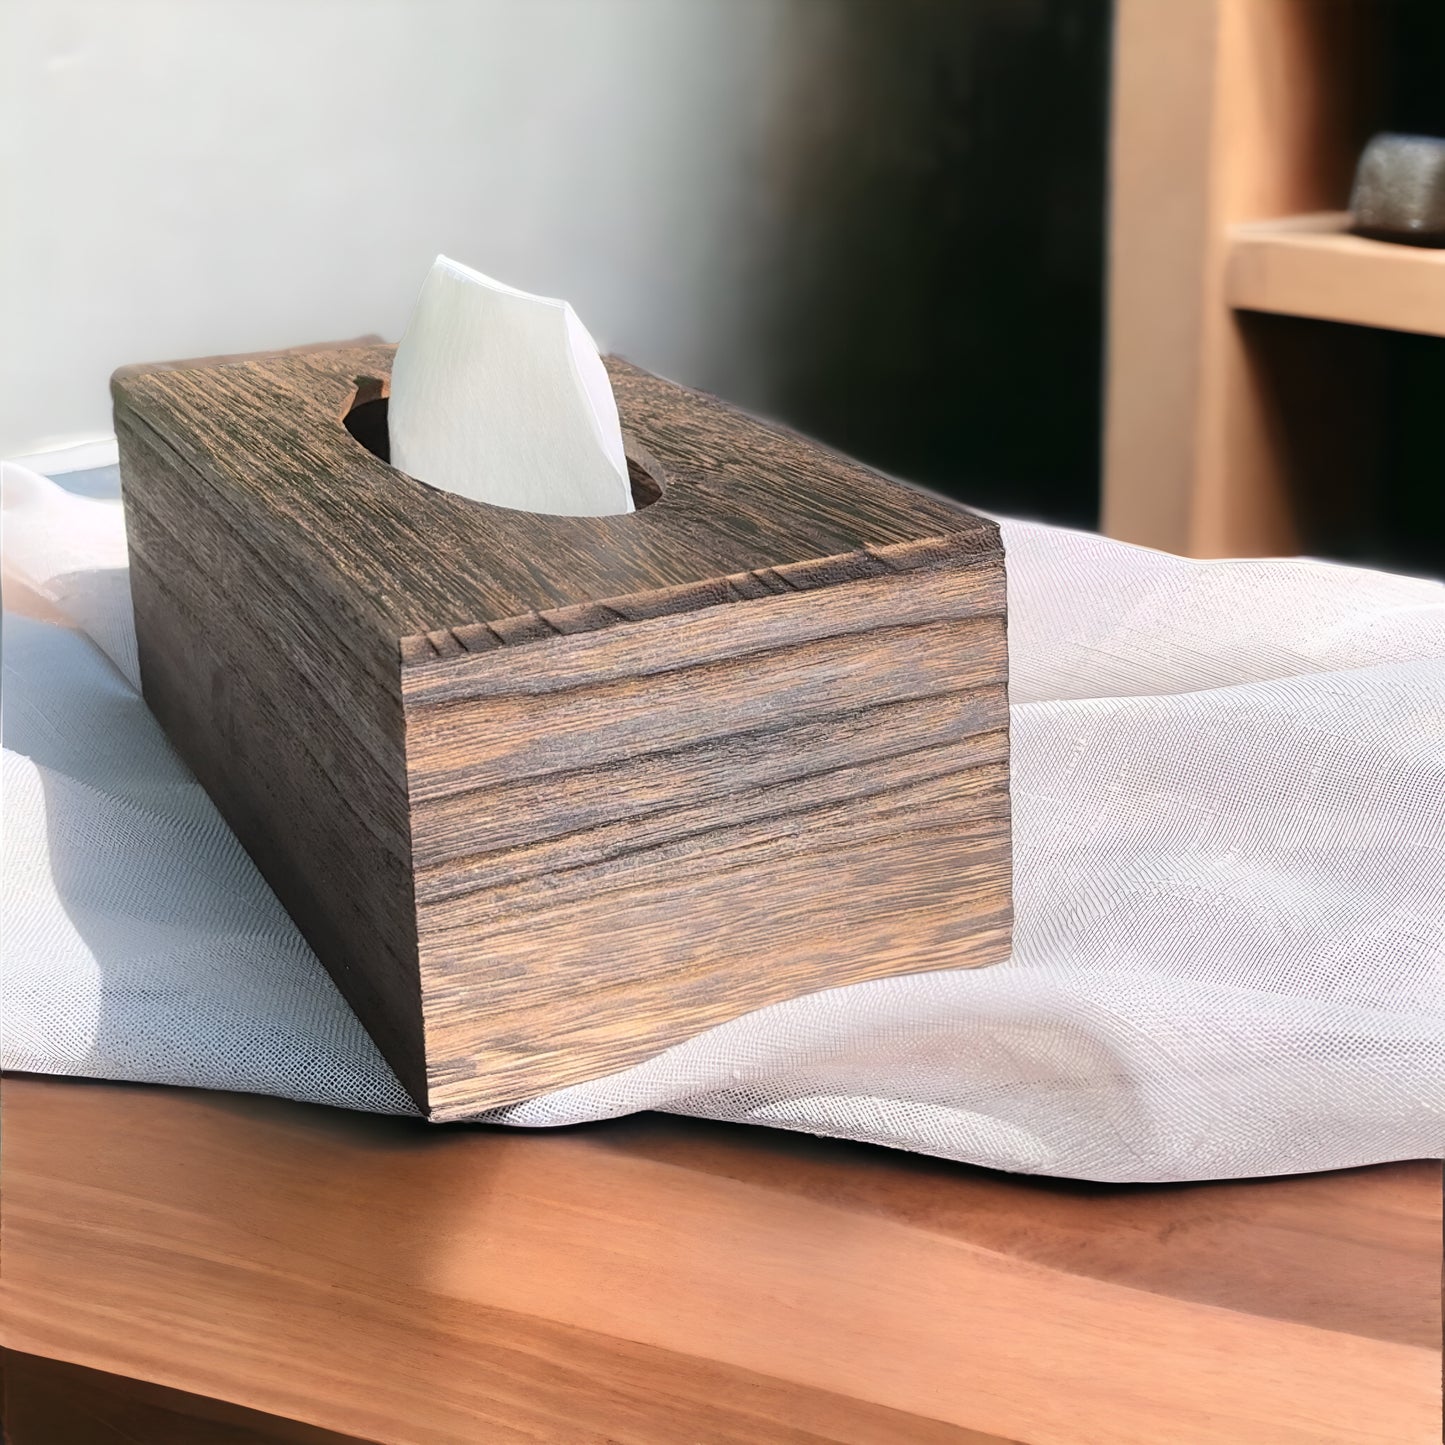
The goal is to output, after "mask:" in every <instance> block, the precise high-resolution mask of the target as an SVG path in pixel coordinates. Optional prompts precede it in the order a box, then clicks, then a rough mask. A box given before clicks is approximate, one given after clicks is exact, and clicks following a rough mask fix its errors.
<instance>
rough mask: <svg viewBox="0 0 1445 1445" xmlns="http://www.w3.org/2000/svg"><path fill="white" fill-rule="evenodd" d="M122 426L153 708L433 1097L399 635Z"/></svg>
mask: <svg viewBox="0 0 1445 1445" xmlns="http://www.w3.org/2000/svg"><path fill="white" fill-rule="evenodd" d="M116 422H117V433H118V436H119V439H120V455H121V475H122V487H123V490H124V495H125V506H126V522H127V530H128V535H129V542H130V557H131V593H132V598H133V601H134V605H135V618H136V632H137V640H138V642H139V648H140V662H141V677H142V685H143V689H144V693H145V698H146V701H147V703H148V704H149V706H150V708H151V709H152V711H153V712H154V713H155V714H156V716H157V718H158V719H159V720H160V722H161V724H162V726H163V727H164V728H165V730H166V733H167V735H168V736H169V737H170V739H171V741H172V743H173V744H174V745H175V747H176V748H177V750H178V751H179V752H180V754H181V756H182V757H183V758H184V759H185V761H186V763H187V764H188V765H189V766H190V768H191V769H192V771H193V772H194V773H195V774H196V777H197V778H198V779H199V781H200V782H201V784H202V786H203V787H204V788H205V789H206V791H207V793H208V794H209V795H210V796H211V798H212V800H213V801H214V802H215V803H216V805H217V807H218V808H219V809H220V811H221V813H222V815H223V816H224V817H225V819H226V821H227V823H229V824H230V826H231V827H232V829H233V830H234V831H235V833H236V835H237V836H238V838H239V839H240V840H241V843H242V844H243V846H244V847H245V848H246V850H247V852H248V853H249V854H250V855H251V857H252V858H253V859H254V860H255V862H256V864H257V866H258V867H259V869H260V870H261V873H262V874H263V876H264V877H265V878H266V881H267V882H268V883H269V884H270V885H271V887H272V888H273V889H274V890H275V892H276V894H277V896H278V898H279V899H280V900H281V902H282V904H283V905H284V906H285V907H286V909H287V911H288V912H289V913H290V914H291V916H292V918H293V919H294V920H295V921H296V923H297V925H298V926H299V927H300V929H301V931H302V933H303V934H304V935H305V936H306V938H307V940H308V941H309V942H310V944H311V946H312V947H313V948H314V949H315V950H316V952H317V954H318V956H319V957H320V959H321V961H322V962H323V964H325V966H326V968H327V969H328V971H329V972H330V973H331V975H332V977H333V978H334V979H335V981H336V983H337V985H338V986H339V987H340V989H341V991H342V993H343V994H344V995H345V997H346V999H347V1001H348V1002H349V1003H350V1004H351V1006H352V1008H353V1009H354V1010H355V1012H356V1013H357V1015H358V1017H359V1018H360V1020H361V1022H362V1024H363V1025H364V1026H365V1027H366V1029H367V1030H368V1032H369V1033H370V1034H371V1036H372V1037H373V1038H374V1039H375V1040H376V1042H377V1044H378V1046H379V1047H380V1048H381V1050H382V1052H383V1053H384V1054H385V1055H386V1058H387V1060H388V1062H389V1063H390V1064H391V1065H392V1067H393V1068H394V1069H395V1070H396V1072H397V1074H398V1076H399V1077H400V1078H401V1080H402V1083H403V1084H404V1085H405V1086H406V1087H407V1089H408V1090H409V1091H410V1092H411V1093H412V1094H413V1096H414V1097H416V1098H417V1099H418V1102H420V1103H423V1104H424V1102H425V1065H424V1054H423V1039H422V1030H421V1012H420V1001H419V995H418V981H417V966H416V941H415V915H414V911H413V899H412V879H411V858H410V843H409V827H408V823H407V816H406V777H405V760H404V753H403V745H402V715H401V702H400V696H399V680H398V675H397V661H396V647H395V643H394V641H393V642H392V644H391V646H390V648H389V653H390V655H389V656H388V647H387V644H386V639H385V638H384V637H382V636H381V635H380V634H375V635H372V636H367V635H365V634H363V633H359V632H358V630H357V629H356V628H355V627H354V626H352V625H351V624H349V623H343V622H341V620H340V619H339V617H338V609H337V608H336V607H335V606H334V605H332V601H331V599H329V598H328V597H327V596H326V595H325V594H324V593H322V592H320V591H319V590H318V589H317V587H316V585H315V583H314V579H312V578H309V577H308V576H307V575H306V573H305V569H303V568H297V567H293V566H289V565H285V564H282V563H278V558H277V555H276V553H275V551H274V550H271V549H268V548H267V547H266V546H265V544H264V532H265V526H264V521H263V520H262V519H259V518H257V517H256V516H255V515H254V509H255V508H257V507H259V506H261V505H264V499H263V497H262V494H261V492H260V491H259V490H254V491H251V492H249V493H245V492H230V491H227V490H226V489H225V488H224V487H223V486H221V485H218V484H217V483H216V482H215V480H214V479H211V478H207V477H204V476H202V475H199V474H198V473H197V472H196V471H195V470H194V469H193V468H192V467H191V466H189V465H188V464H187V463H186V462H185V461H184V460H183V459H182V458H180V457H179V456H178V455H177V454H176V453H174V452H173V451H172V450H171V449H170V448H169V447H168V446H167V445H166V443H165V442H164V440H163V439H161V438H159V437H158V436H157V435H155V434H154V433H153V432H152V431H150V430H149V429H148V428H147V427H145V426H144V424H142V423H139V422H138V421H137V419H136V418H135V416H134V415H133V414H132V413H130V412H129V410H128V409H126V408H124V407H119V406H118V407H117V412H116ZM343 628H344V631H345V635H344V636H340V635H337V634H338V632H339V631H340V630H342V629H343Z"/></svg>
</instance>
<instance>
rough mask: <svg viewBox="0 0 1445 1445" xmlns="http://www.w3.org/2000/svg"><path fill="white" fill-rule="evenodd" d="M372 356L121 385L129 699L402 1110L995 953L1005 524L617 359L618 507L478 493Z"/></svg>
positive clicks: (559, 1077) (1005, 909)
mask: <svg viewBox="0 0 1445 1445" xmlns="http://www.w3.org/2000/svg"><path fill="white" fill-rule="evenodd" d="M391 350H392V349H391V348H390V347H386V346H380V345H353V346H347V347H338V348H331V349H320V348H313V349H307V350H303V351H298V352H282V353H276V354H271V355H265V356H260V357H252V358H246V359H231V360H225V361H202V362H193V363H171V364H167V365H164V366H156V367H130V368H125V369H124V370H122V371H121V372H118V373H117V374H116V377H115V380H114V382H113V391H114V397H115V419H116V429H117V432H118V433H119V437H120V456H121V474H122V480H123V488H124V495H125V507H126V516H127V525H128V527H129V534H130V552H131V590H132V594H133V596H134V599H135V614H136V629H137V633H138V635H139V642H140V661H141V675H142V678H143V681H144V688H145V696H146V699H147V701H148V702H149V704H150V706H151V708H152V709H153V710H154V712H155V714H156V716H157V717H158V718H159V719H160V721H161V723H162V725H163V726H164V727H165V729H166V731H167V733H168V734H169V735H170V737H171V739H172V741H173V742H174V744H175V745H176V747H177V748H178V749H179V750H180V752H181V754H182V755H183V757H184V758H185V760H186V762H187V763H189V765H190V766H191V768H192V769H193V770H194V771H195V773H196V776H197V777H198V778H199V779H200V781H201V782H202V784H203V785H204V786H205V788H206V789H207V791H208V792H209V793H210V795H211V797H212V798H213V799H214V800H215V802H216V804H217V806H218V807H219V808H220V810H221V812H222V813H223V814H224V815H225V817H226V819H227V821H228V822H229V823H230V824H231V826H232V827H233V828H234V829H235V831H236V833H237V835H238V836H239V837H240V839H241V841H242V843H243V844H244V845H245V847H246V848H247V850H248V851H249V852H250V854H251V856H252V857H253V858H254V859H255V860H256V863H257V864H258V866H259V867H260V869H261V871H262V873H263V874H264V875H265V876H266V878H267V880H268V881H269V882H270V884H271V886H272V887H273V888H274V889H275V891H276V893H277V895H278V896H279V897H280V899H281V901H282V902H283V903H284V904H285V906H286V907H287V909H289V910H290V913H291V915H292V917H293V918H294V919H295V920H296V923H297V924H298V926H299V927H300V929H301V931H302V932H303V933H304V934H305V935H306V937H307V939H308V940H309V941H310V943H311V944H312V946H313V947H314V948H315V950H316V952H317V954H318V955H319V956H320V958H321V961H322V962H323V963H324V964H325V965H326V967H327V969H329V970H330V972H331V974H332V976H333V978H335V980H336V982H337V984H338V986H339V987H340V989H341V991H342V993H343V994H345V996H346V998H347V999H348V1000H349V1001H350V1003H351V1006H352V1007H353V1008H354V1009H355V1011H356V1013H357V1015H358V1016H359V1017H360V1019H361V1021H362V1023H363V1024H365V1026H366V1028H367V1029H368V1030H369V1031H370V1033H371V1034H372V1036H373V1037H374V1038H375V1039H376V1042H377V1043H378V1045H379V1046H380V1047H381V1049H382V1051H383V1053H384V1054H385V1055H386V1057H387V1059H388V1060H389V1061H390V1063H391V1065H392V1066H393V1068H395V1070H396V1072H397V1074H398V1075H399V1076H400V1078H401V1080H402V1082H403V1084H404V1085H405V1086H406V1088H407V1089H408V1090H409V1091H410V1093H411V1094H412V1095H413V1097H414V1098H415V1099H416V1101H417V1103H418V1104H419V1105H420V1106H421V1107H422V1108H423V1109H424V1110H425V1111H426V1112H427V1113H428V1114H429V1115H430V1117H432V1118H434V1119H450V1118H457V1117H460V1116H464V1115H468V1114H473V1113H476V1112H478V1111H479V1110H482V1109H485V1108H488V1107H492V1106H496V1105H502V1104H507V1103H511V1102H514V1101H516V1100H519V1099H524V1098H528V1097H531V1096H533V1095H536V1094H540V1093H543V1092H545V1091H547V1090H549V1089H556V1088H559V1087H561V1086H563V1085H567V1084H575V1083H579V1082H581V1081H583V1080H587V1079H593V1078H597V1077H600V1076H602V1075H605V1074H609V1073H612V1072H614V1071H616V1070H618V1069H621V1068H624V1067H626V1066H628V1065H630V1064H636V1063H638V1062H640V1061H642V1060H644V1059H647V1058H649V1057H651V1056H652V1055H655V1054H657V1053H659V1052H660V1051H661V1050H663V1049H665V1048H667V1047H668V1046H670V1045H673V1044H676V1043H678V1042H680V1041H682V1040H684V1039H686V1038H688V1037H690V1036H692V1035H694V1034H697V1033H699V1032H700V1031H702V1030H703V1029H706V1028H708V1027H710V1026H712V1025H714V1024H719V1023H722V1022H724V1021H725V1020H727V1019H731V1018H734V1017H736V1016H737V1015H739V1014H742V1013H746V1012H747V1011H749V1010H751V1009H756V1008H759V1007H761V1006H763V1005H765V1004H770V1003H775V1002H778V1001H780V1000H783V999H789V998H793V997H796V996H798V995H801V994H807V993H812V992H815V991H816V990H819V989H825V988H830V987H833V986H835V985H838V984H845V983H854V982H857V981H859V980H861V979H870V978H878V977H880V976H883V975H889V974H901V973H914V972H919V971H923V970H928V969H939V968H955V967H961V966H969V965H974V964H983V963H991V962H993V961H995V960H997V959H1001V958H1003V957H1004V956H1005V955H1006V953H1007V952H1008V948H1009V932H1010V919H1011V911H1010V886H1009V885H1010V871H1009V812H1008V708H1007V698H1006V692H1005V688H1006V680H1007V656H1006V650H1005V633H1004V565H1003V553H1002V549H1001V547H1000V543H999V535H998V528H997V527H996V526H995V524H994V523H993V522H990V521H987V520H985V519H983V518H980V517H977V516H973V515H971V514H970V513H968V512H965V511H963V510H961V509H959V508H956V507H954V506H952V505H950V504H949V503H947V502H945V501H943V500H941V499H940V498H937V497H934V496H932V495H930V494H928V493H926V492H922V491H918V490H916V489H913V488H910V487H907V486H904V485H901V484H899V483H897V482H893V481H890V480H888V479H887V478H884V477H881V476H879V475H877V474H876V473H874V472H871V471H869V470H867V469H866V468H864V467H861V466H859V465H857V464H855V463H853V462H850V461H847V460H845V459H844V458H842V457H839V456H837V455H835V454H833V453H831V452H829V451H827V450H826V449H824V448H822V447H820V446H817V445H815V444H813V443H811V442H808V441H806V440H803V439H802V438H800V437H797V436H794V435H792V434H790V433H788V432H785V431H781V430H779V429H776V428H774V427H771V426H767V425H764V424H763V423H761V422H759V421H756V420H754V419H753V418H751V417H749V416H746V415H744V414H742V413H740V412H737V411H734V410H732V409H730V408H729V407H726V406H724V405H722V404H721V403H720V402H718V401H716V400H715V399H713V398H712V397H709V396H704V395H700V394H698V393H695V392H690V391H687V390H685V389H683V388H682V387H679V386H676V385H674V384H672V383H671V382H667V381H663V380H660V379H659V378H657V377H655V376H651V375H649V374H647V373H646V372H643V371H640V370H638V369H637V368H636V367H633V366H630V365H628V364H626V363H624V362H621V361H609V363H608V370H609V371H610V373H611V376H612V381H613V385H614V387H615V389H616V393H617V401H618V407H619V409H620V412H621V416H622V423H623V430H624V433H625V435H626V438H627V449H628V457H629V462H630V466H631V471H632V476H633V486H634V493H635V495H636V497H637V500H638V502H639V503H640V504H641V505H639V508H638V510H637V511H636V512H635V513H632V514H631V515H626V516H615V517H557V516H540V515H535V514H532V513H527V512H517V511H508V510H504V509H501V508H497V507H489V506H486V505H483V504H480V503H476V502H471V501H466V500H464V499H462V498H459V497H456V496H453V495H451V494H450V493H446V492H441V491H438V490H435V489H434V488H431V487H428V486H425V485H423V484H422V483H420V482H417V481H415V480H413V479H412V478H410V477H408V476H405V475H404V474H402V473H400V472H398V471H395V470H393V469H392V468H391V467H390V466H389V465H387V463H386V462H385V461H384V460H382V457H383V456H384V455H385V407H386V401H385V393H386V378H387V376H388V374H389V371H390V365H391Z"/></svg>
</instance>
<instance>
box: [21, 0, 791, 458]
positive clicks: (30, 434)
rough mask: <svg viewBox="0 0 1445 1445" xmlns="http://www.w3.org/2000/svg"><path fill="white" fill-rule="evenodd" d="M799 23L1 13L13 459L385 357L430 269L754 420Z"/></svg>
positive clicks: (317, 7)
mask: <svg viewBox="0 0 1445 1445" xmlns="http://www.w3.org/2000/svg"><path fill="white" fill-rule="evenodd" d="M796 3H802V4H806V3H807V0H796ZM791 8H792V7H791V6H789V5H783V4H776V3H769V0H8V4H7V6H6V8H5V11H4V19H3V28H4V33H3V36H0V106H3V112H4V114H3V139H0V146H3V152H0V153H3V161H4V176H3V185H4V191H3V204H4V219H3V225H4V237H3V250H0V338H3V340H0V348H3V351H0V455H15V454H18V453H21V452H28V451H33V450H38V449H41V448H42V447H46V446H52V445H62V444H65V443H68V442H73V441H77V440H83V439H87V438H90V437H94V436H98V435H103V434H105V433H106V432H108V431H109V428H110V422H109V413H110V401H109V395H108V392H107V386H106V383H107V378H108V376H109V373H110V372H111V371H112V370H113V369H114V368H115V367H116V366H119V365H121V364H123V363H126V362H134V361H147V360H159V359H165V358H174V357H183V356H195V355H204V354H207V353H215V352H227V351H248V350H258V349H261V348H264V347H271V346H284V345H290V344H295V343H301V342H308V341H317V340H327V339H335V338H341V337H347V336H353V335H357V334H360V333H362V332H367V331H377V332H380V333H382V334H383V335H384V336H387V337H389V338H392V339H395V338H396V337H397V336H399V334H400V331H401V329H402V327H403V325H404V323H405V319H406V316H407V314H408V311H409V309H410V305H411V301H412V298H413V296H414V294H415V292H416V289H417V288H418V287H419V285H420V283H421V279H422V276H423V274H424V273H425V271H426V268H427V266H428V265H429V263H430V261H431V258H432V257H433V255H435V254H436V253H437V252H438V251H444V252H447V253H448V254H451V255H453V256H456V257H458V258H459V259H462V260H465V261H467V262H469V263H470V264H472V265H475V266H477V267H479V268H480V269H482V270H484V271H487V272H489V273H491V274H493V275H496V276H499V277H501V278H504V279H505V280H507V281H509V282H511V283H513V284H515V285H518V286H521V287H523V288H525V289H527V290H532V291H538V292H541V293H544V294H550V295H561V296H565V297H567V298H568V299H569V300H570V301H572V303H573V304H574V305H575V306H576V308H577V310H578V311H579V313H580V314H581V316H582V318H583V320H584V322H586V324H587V325H588V326H589V327H590V328H591V330H592V331H593V333H594V335H596V336H597V338H598V340H599V341H600V342H601V343H602V344H603V345H604V347H610V348H613V349H616V350H620V351H622V352H624V353H625V354H627V355H629V356H631V357H633V358H634V359H636V360H637V361H639V362H642V363H643V364H645V365H648V366H650V367H652V368H653V369H655V370H658V371H661V372H663V373H665V374H668V375H672V376H676V377H679V378H681V379H684V380H687V381H689V382H692V383H694V384H697V385H701V386H705V387H709V388H711V389H715V390H721V391H725V392H728V391H730V392H732V393H733V394H738V386H737V384H736V383H737V380H738V378H739V377H740V375H741V373H742V371H743V369H744V368H745V367H746V368H748V376H749V384H748V385H747V386H745V387H744V388H743V390H744V391H746V392H756V390H757V387H758V384H759V383H758V378H757V376H756V374H755V372H756V368H757V366H758V365H760V364H762V363H763V362H765V358H758V357H752V356H749V355H748V343H747V337H748V326H749V321H748V316H747V308H746V306H745V305H743V304H741V301H742V298H744V297H745V296H746V294H747V291H748V289H749V279H750V276H751V275H752V274H753V273H754V272H755V270H756V269H757V268H760V267H762V266H763V265H764V264H765V258H764V256H763V252H764V251H765V249H766V238H767V235H768V228H769V225H770V224H771V218H770V216H769V215H768V214H767V209H768V199H767V198H768V187H767V184H766V172H765V167H766V164H767V152H768V148H769V144H770V141H769V126H770V117H771V116H772V115H773V113H774V111H775V108H776V105H777V103H778V97H779V95H780V94H781V93H782V92H783V91H785V90H786V89H787V87H788V84H789V81H788V74H787V71H788V64H787V62H788V50H789V48H790V42H789V37H790V36H793V37H794V40H793V48H796V44H797V32H796V30H795V28H794V27H793V26H791V25H790V24H789V23H788V21H789V11H790V9H791ZM760 178H761V179H760Z"/></svg>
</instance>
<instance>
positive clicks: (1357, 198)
mask: <svg viewBox="0 0 1445 1445" xmlns="http://www.w3.org/2000/svg"><path fill="white" fill-rule="evenodd" d="M1350 210H1351V211H1352V212H1353V213H1354V227H1353V229H1354V231H1355V233H1356V235H1360V236H1372V237H1374V238H1375V239H1376V240H1378V241H1403V242H1404V243H1405V244H1406V245H1410V246H1445V140H1442V139H1440V138H1438V137H1436V136H1430V135H1393V134H1390V133H1385V134H1381V135H1377V136H1375V137H1373V139H1371V141H1370V143H1369V144H1368V145H1367V146H1366V147H1365V149H1364V153H1363V154H1362V155H1361V156H1360V164H1359V166H1358V167H1357V168H1356V170H1355V188H1354V192H1353V194H1352V195H1351V196H1350Z"/></svg>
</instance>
